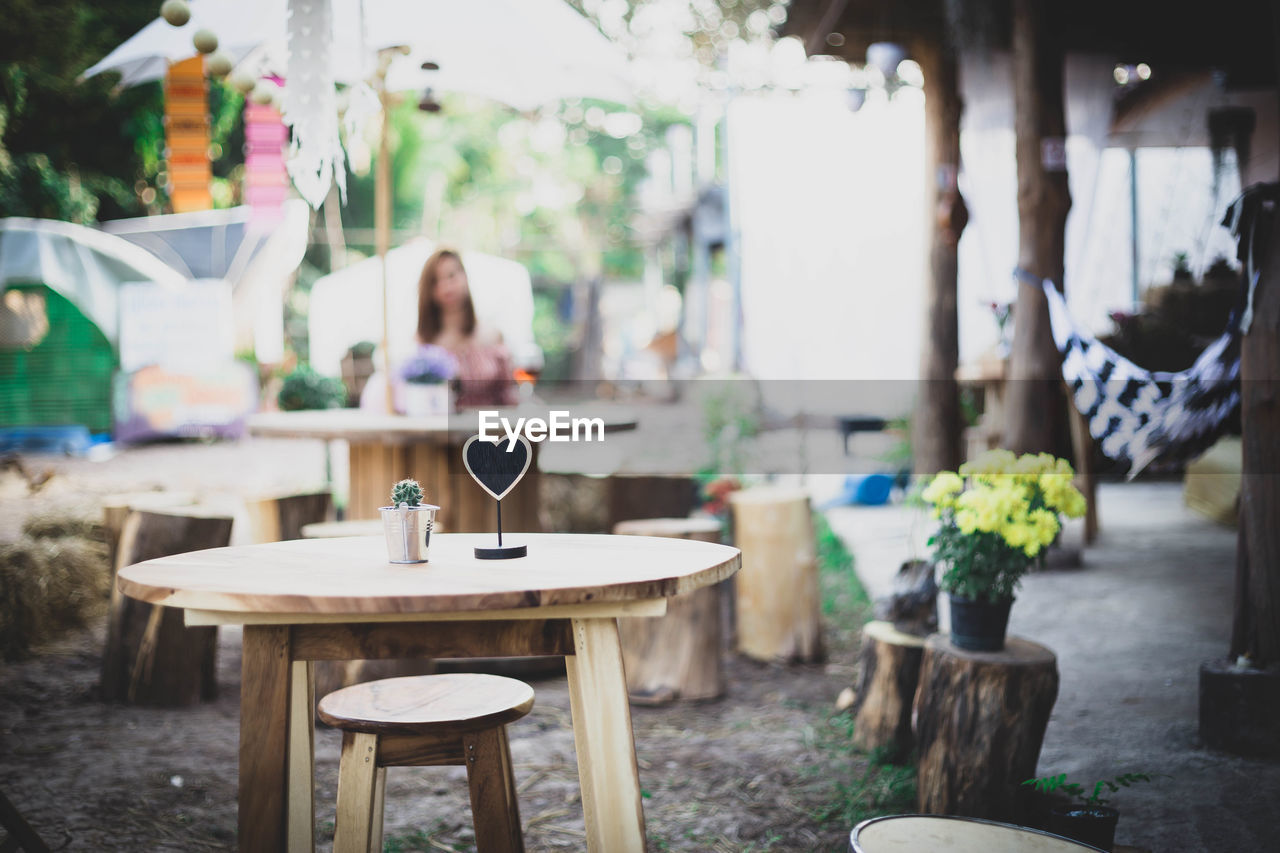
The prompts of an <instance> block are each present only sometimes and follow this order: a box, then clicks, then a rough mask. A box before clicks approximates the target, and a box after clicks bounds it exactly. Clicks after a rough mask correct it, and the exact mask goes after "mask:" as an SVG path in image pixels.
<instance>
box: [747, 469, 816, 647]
mask: <svg viewBox="0 0 1280 853" xmlns="http://www.w3.org/2000/svg"><path fill="white" fill-rule="evenodd" d="M729 502H730V504H731V505H732V507H733V530H734V538H735V540H736V544H737V546H738V547H739V548H741V549H742V570H741V571H740V572H738V574H737V575H736V576H735V578H734V584H735V587H736V591H737V621H738V624H737V633H738V651H740V652H742V653H743V654H745V655H747V656H748V657H753V658H756V659H757V660H786V661H815V660H821V659H822V657H823V648H822V616H821V600H820V595H819V591H818V557H817V545H816V539H815V536H814V531H813V516H812V510H811V509H810V508H809V497H808V495H807V494H805V493H804V492H803V491H801V490H799V489H784V488H758V489H747V490H746V491H741V492H736V493H734V494H733V496H732V497H730V498H729Z"/></svg>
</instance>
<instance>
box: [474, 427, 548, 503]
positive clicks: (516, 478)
mask: <svg viewBox="0 0 1280 853" xmlns="http://www.w3.org/2000/svg"><path fill="white" fill-rule="evenodd" d="M512 441H514V442H515V446H514V447H512V445H511V442H512ZM532 460H533V448H532V447H530V446H529V439H527V438H525V437H524V436H523V435H518V436H516V437H515V438H514V439H501V440H498V441H491V440H489V439H483V438H481V437H480V436H478V435H473V436H471V438H468V439H467V443H466V444H464V445H462V464H463V465H466V466H467V473H468V474H470V475H471V479H473V480H475V481H476V482H477V483H479V484H480V488H482V489H484V490H485V491H486V492H488V493H489V494H490V495H492V496H493V498H494V499H495V500H502V499H503V498H504V497H506V496H507V493H508V492H510V491H511V490H512V489H514V488H515V487H516V483H518V482H520V479H521V478H522V477H524V474H525V472H526V471H528V470H529V463H530V462H531V461H532Z"/></svg>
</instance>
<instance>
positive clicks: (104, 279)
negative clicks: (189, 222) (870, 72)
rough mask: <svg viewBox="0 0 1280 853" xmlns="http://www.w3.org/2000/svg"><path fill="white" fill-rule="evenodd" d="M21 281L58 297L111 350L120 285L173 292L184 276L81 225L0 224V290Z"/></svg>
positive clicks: (20, 219)
mask: <svg viewBox="0 0 1280 853" xmlns="http://www.w3.org/2000/svg"><path fill="white" fill-rule="evenodd" d="M19 282H40V283H43V284H45V285H47V286H48V287H50V288H51V289H53V290H55V291H57V292H58V293H60V294H62V295H63V296H65V297H66V298H67V299H69V300H70V301H71V302H72V303H74V304H75V305H76V307H77V308H79V309H80V310H81V311H83V312H84V313H85V315H86V316H87V317H88V318H89V319H90V320H92V321H93V322H94V323H95V324H96V325H97V326H98V328H99V329H101V330H102V333H103V334H104V335H106V337H107V340H109V341H110V342H111V344H112V345H113V346H115V345H116V344H117V343H118V335H119V326H120V318H119V290H120V286H121V285H123V284H126V283H129V282H154V283H156V284H160V285H168V286H175V287H176V286H180V285H182V284H184V283H185V282H186V277H185V276H183V275H182V273H180V272H178V271H177V270H176V269H174V268H173V267H171V266H169V265H168V264H166V263H164V262H163V261H161V260H160V259H159V258H157V257H156V256H155V255H153V254H151V253H150V252H148V251H147V250H146V249H143V248H140V247H138V246H135V245H134V244H132V243H130V242H129V241H127V240H124V239H121V238H120V237H116V236H113V235H111V234H104V233H102V232H101V231H95V230H94V229H92V228H86V227H84V226H83V225H74V224H72V223H70V222H60V221H57V220H53V219H27V218H23V217H12V218H9V219H0V291H3V290H4V289H5V287H6V286H7V285H9V284H12V283H19Z"/></svg>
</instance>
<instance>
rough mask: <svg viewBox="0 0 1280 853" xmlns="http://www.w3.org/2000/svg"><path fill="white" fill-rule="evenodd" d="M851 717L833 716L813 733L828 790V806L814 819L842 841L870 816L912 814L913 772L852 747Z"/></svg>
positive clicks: (909, 766)
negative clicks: (836, 830)
mask: <svg viewBox="0 0 1280 853" xmlns="http://www.w3.org/2000/svg"><path fill="white" fill-rule="evenodd" d="M853 727H854V723H853V716H852V715H850V714H847V713H841V714H834V715H832V716H831V717H829V718H828V719H827V721H826V724H825V726H823V727H822V728H820V729H819V730H818V732H817V734H818V740H817V746H818V749H819V751H820V752H821V753H822V754H823V755H824V756H826V757H827V759H828V760H827V761H826V762H824V764H825V766H824V768H823V770H824V772H825V773H827V775H828V778H829V784H830V786H831V795H830V798H829V804H828V805H827V806H826V807H825V808H823V809H821V810H819V811H818V812H817V813H816V814H814V817H815V818H816V819H817V820H819V821H821V822H823V823H825V824H829V825H830V826H832V827H834V828H839V829H841V830H843V834H844V835H845V836H846V837H847V836H848V832H849V830H850V829H851V828H852V827H853V826H855V825H856V824H858V823H860V822H862V821H864V820H867V819H869V818H873V817H881V816H883V815H891V814H903V813H907V812H911V811H914V810H915V801H916V768H915V765H914V764H911V763H909V762H908V763H893V762H891V761H888V760H886V756H885V755H884V754H882V753H872V754H871V755H867V754H865V753H862V752H860V751H858V750H856V749H854V747H853Z"/></svg>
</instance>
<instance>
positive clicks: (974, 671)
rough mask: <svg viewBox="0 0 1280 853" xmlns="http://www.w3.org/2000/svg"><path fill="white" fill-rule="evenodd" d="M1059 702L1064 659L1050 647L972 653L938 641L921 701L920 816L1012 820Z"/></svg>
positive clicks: (1017, 644)
mask: <svg viewBox="0 0 1280 853" xmlns="http://www.w3.org/2000/svg"><path fill="white" fill-rule="evenodd" d="M1057 698H1058V660H1057V657H1056V656H1055V655H1054V653H1053V652H1052V651H1050V650H1049V649H1047V648H1045V647H1044V646H1042V645H1039V644H1038V643H1033V642H1031V641H1030V640H1024V639H1022V638H1021V637H1009V638H1008V639H1007V640H1006V641H1005V647H1004V649H1003V650H1002V651H999V652H971V651H966V650H964V649H958V648H956V647H955V646H953V645H951V643H950V641H949V640H948V638H947V637H946V636H945V635H943V634H933V635H931V636H930V637H929V638H928V639H927V640H925V646H924V659H923V661H922V662H921V665H920V686H919V688H918V690H917V691H916V700H915V713H916V742H917V744H918V746H919V750H920V762H919V786H918V791H919V800H918V810H919V811H920V812H922V813H925V814H948V815H963V816H965V817H978V818H987V819H990V820H1001V821H1009V820H1012V819H1013V818H1014V817H1015V801H1016V799H1017V795H1018V789H1019V786H1020V785H1021V784H1022V782H1023V781H1024V780H1026V779H1030V778H1031V777H1033V776H1034V775H1035V772H1036V762H1037V761H1038V760H1039V758H1040V745H1041V743H1042V742H1043V741H1044V731H1045V728H1046V727H1047V726H1048V724H1049V713H1050V712H1051V711H1052V710H1053V703H1054V701H1055V700H1056V699H1057Z"/></svg>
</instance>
